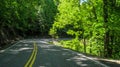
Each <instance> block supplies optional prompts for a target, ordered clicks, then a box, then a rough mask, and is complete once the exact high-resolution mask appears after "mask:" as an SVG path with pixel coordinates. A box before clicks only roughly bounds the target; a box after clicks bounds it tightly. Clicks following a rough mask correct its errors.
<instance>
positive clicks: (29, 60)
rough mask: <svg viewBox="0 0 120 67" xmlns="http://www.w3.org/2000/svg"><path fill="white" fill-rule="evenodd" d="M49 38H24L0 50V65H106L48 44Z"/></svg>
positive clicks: (26, 66) (104, 66)
mask: <svg viewBox="0 0 120 67" xmlns="http://www.w3.org/2000/svg"><path fill="white" fill-rule="evenodd" d="M50 40H51V39H26V40H21V41H19V42H17V43H16V44H14V45H13V46H11V47H9V48H7V49H5V50H1V51H0V67H108V66H106V65H104V64H102V63H100V62H98V61H95V60H92V58H90V57H87V56H84V55H83V54H80V53H77V52H74V51H71V50H68V49H64V48H62V47H59V46H55V45H51V44H48V43H47V42H48V41H50Z"/></svg>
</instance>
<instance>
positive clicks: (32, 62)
mask: <svg viewBox="0 0 120 67" xmlns="http://www.w3.org/2000/svg"><path fill="white" fill-rule="evenodd" d="M35 48H36V52H35V54H34V57H33V60H32V61H31V64H30V67H32V65H33V64H34V62H35V59H36V56H37V46H35Z"/></svg>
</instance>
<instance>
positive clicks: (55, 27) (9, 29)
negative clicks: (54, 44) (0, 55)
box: [0, 0, 120, 59]
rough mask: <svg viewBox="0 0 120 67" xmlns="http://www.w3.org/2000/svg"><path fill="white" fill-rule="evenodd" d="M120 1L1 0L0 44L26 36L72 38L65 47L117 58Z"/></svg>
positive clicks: (66, 42) (119, 39)
mask: <svg viewBox="0 0 120 67" xmlns="http://www.w3.org/2000/svg"><path fill="white" fill-rule="evenodd" d="M119 12H120V0H24V1H23V0H3V1H1V2H0V14H1V15H0V44H1V45H0V46H4V44H6V43H9V42H11V40H17V38H25V37H29V36H33V37H34V36H49V35H51V37H53V38H59V37H61V36H62V37H72V38H73V39H72V40H67V41H61V44H62V46H63V47H65V48H70V49H73V50H76V51H80V52H84V53H88V54H91V55H97V56H100V57H109V58H114V59H120V49H119V47H120V24H119V22H120V19H119V17H120V13H119Z"/></svg>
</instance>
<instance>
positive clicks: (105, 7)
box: [103, 0, 109, 57]
mask: <svg viewBox="0 0 120 67" xmlns="http://www.w3.org/2000/svg"><path fill="white" fill-rule="evenodd" d="M103 16H104V17H103V18H104V28H105V34H104V56H105V57H108V51H109V50H108V47H109V31H108V0H103Z"/></svg>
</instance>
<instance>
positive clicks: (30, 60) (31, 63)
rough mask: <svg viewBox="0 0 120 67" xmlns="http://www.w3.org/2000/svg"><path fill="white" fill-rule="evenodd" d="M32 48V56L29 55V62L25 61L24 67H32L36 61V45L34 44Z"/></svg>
mask: <svg viewBox="0 0 120 67" xmlns="http://www.w3.org/2000/svg"><path fill="white" fill-rule="evenodd" d="M33 45H34V48H33V51H32V54H31V55H30V58H29V60H28V61H27V63H26V64H25V66H24V67H32V66H33V64H34V62H35V59H36V56H37V49H38V48H37V45H36V43H35V42H34V44H33Z"/></svg>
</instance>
